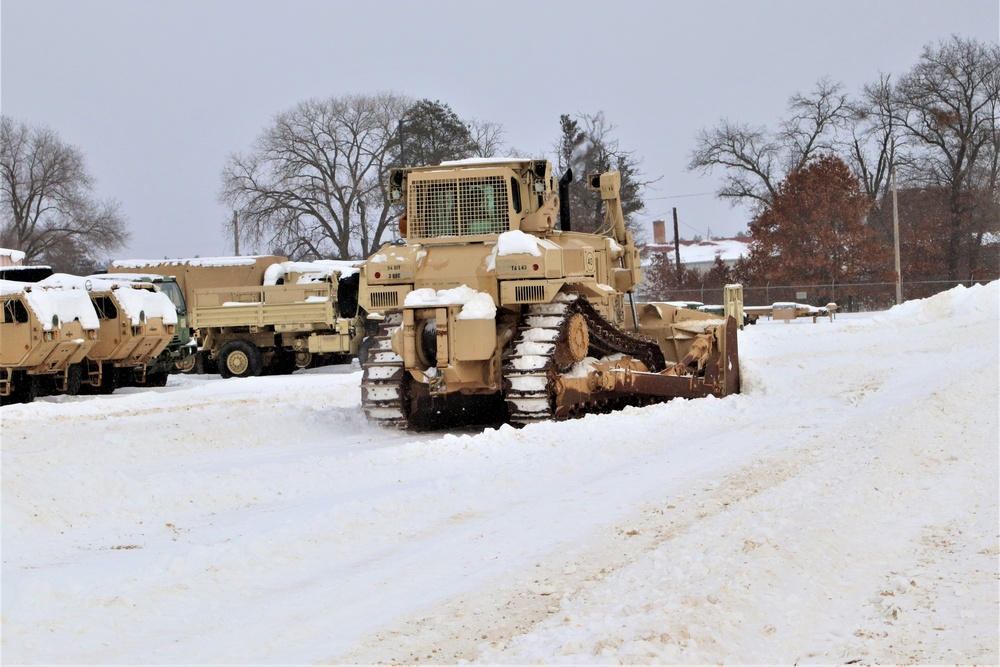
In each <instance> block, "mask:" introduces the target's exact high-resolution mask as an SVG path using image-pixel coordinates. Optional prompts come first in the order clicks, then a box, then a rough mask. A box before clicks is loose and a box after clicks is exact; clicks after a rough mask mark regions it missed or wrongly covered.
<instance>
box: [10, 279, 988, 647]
mask: <svg viewBox="0 0 1000 667" xmlns="http://www.w3.org/2000/svg"><path fill="white" fill-rule="evenodd" d="M436 296H437V295H436V293H435V298H436ZM931 301H932V300H925V302H924V303H921V304H917V305H916V306H914V305H912V304H905V306H908V307H911V308H916V309H917V311H920V312H923V313H924V315H925V316H926V318H927V321H926V323H924V324H922V325H921V326H912V324H913V315H912V314H911V315H907V316H906V317H901V318H899V317H898V316H899V315H900V313H899V312H895V313H886V314H884V315H878V316H875V317H872V316H871V315H868V314H858V315H852V316H842V317H838V318H837V319H836V320H835V321H834V322H830V323H824V324H812V323H811V322H808V321H805V320H797V321H794V322H791V323H789V324H784V323H780V322H779V323H772V322H770V321H767V322H760V323H758V324H757V325H756V326H754V327H748V328H747V329H745V330H744V331H742V332H740V355H741V362H742V363H743V364H744V371H745V375H744V376H745V377H746V375H748V374H752V375H753V384H752V385H751V386H747V385H744V392H743V393H742V394H740V395H736V396H729V397H727V398H725V399H711V398H706V399H698V400H677V401H672V402H670V403H667V404H663V405H655V406H648V407H646V408H641V409H638V408H629V409H626V410H623V411H621V412H617V413H614V414H607V415H591V416H588V417H585V418H583V419H579V420H574V421H568V422H560V423H554V422H546V423H540V424H533V425H529V426H526V427H524V428H520V429H514V428H511V427H501V428H499V429H485V430H482V429H466V430H462V431H458V432H454V433H450V434H441V433H402V432H398V431H395V430H392V429H379V428H374V427H370V426H368V425H366V424H365V422H364V418H363V416H362V414H361V411H360V410H359V409H358V408H359V401H360V394H361V390H360V388H359V383H360V378H361V372H360V370H357V369H354V370H352V369H351V368H346V369H344V368H339V367H326V368H324V369H317V371H319V372H315V373H314V372H312V371H305V372H301V371H300V372H297V373H295V374H294V375H291V376H269V377H255V378H247V379H245V380H242V381H239V382H237V381H232V380H221V379H219V377H218V376H191V375H174V376H171V378H170V380H169V383H168V385H167V386H166V387H164V388H162V389H157V390H119V391H116V392H115V393H114V394H113V395H110V396H78V397H65V396H63V397H47V398H44V399H41V400H38V401H36V402H34V403H32V404H27V405H7V406H3V408H0V411H2V413H0V414H2V417H3V450H2V455H3V465H2V467H0V472H2V475H3V480H2V482H3V484H2V487H0V488H2V493H3V514H2V517H3V535H4V542H3V548H4V563H3V587H2V589H0V594H2V597H3V613H4V621H3V654H4V655H3V657H4V661H5V663H7V662H9V663H11V664H19V663H33V664H420V663H433V664H460V663H465V662H469V661H473V662H477V663H483V664H503V663H512V664H534V663H549V664H552V663H557V664H588V665H592V664H651V663H659V664H788V665H791V664H794V663H796V662H798V663H800V664H994V665H995V664H998V662H1000V648H998V635H997V630H996V628H997V618H998V607H997V577H998V561H997V526H998V525H1000V518H998V499H1000V489H998V472H997V471H998V467H1000V466H998V447H997V443H998V442H1000V423H998V422H1000V415H998V412H997V404H998V391H1000V390H998V387H1000V378H998V371H1000V363H998V360H1000V350H998V347H1000V346H998V341H997V319H996V310H997V304H996V302H997V294H996V291H995V286H986V288H984V289H970V290H955V291H953V292H952V293H950V294H949V295H947V296H946V297H945V299H944V300H941V301H940V303H946V304H947V308H937V306H936V305H935V304H937V303H938V302H935V304H932V303H931ZM938 305H940V304H938ZM932 310H934V312H931V311H932ZM945 311H949V312H945ZM902 326H905V327H907V328H906V330H905V331H903V330H900V327H902ZM941 341H952V342H950V343H949V344H942V342H941ZM956 368H962V369H965V368H969V369H971V370H970V371H969V372H955V371H954V370H953V369H956ZM275 396H280V397H281V401H280V402H276V401H275V400H274V397H275ZM150 434H153V435H154V436H155V437H150Z"/></svg>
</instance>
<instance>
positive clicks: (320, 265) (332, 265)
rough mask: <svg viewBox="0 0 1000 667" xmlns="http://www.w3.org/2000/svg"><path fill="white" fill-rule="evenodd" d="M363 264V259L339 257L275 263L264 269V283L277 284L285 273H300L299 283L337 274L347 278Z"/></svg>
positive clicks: (324, 278)
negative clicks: (343, 258)
mask: <svg viewBox="0 0 1000 667" xmlns="http://www.w3.org/2000/svg"><path fill="white" fill-rule="evenodd" d="M363 264H364V262H363V261H360V262H359V261H355V260H337V259H320V260H315V261H312V262H280V263H275V264H272V265H271V266H269V267H267V270H266V271H264V284H265V285H277V284H278V281H279V280H284V278H285V275H286V274H289V273H297V274H299V277H298V281H297V282H298V283H299V284H305V283H315V282H323V281H325V280H327V279H328V278H330V277H331V276H334V275H335V274H337V275H339V276H340V277H342V278H347V277H349V276H353V275H354V274H356V273H358V272H359V271H360V270H361V269H360V266H361V265H363Z"/></svg>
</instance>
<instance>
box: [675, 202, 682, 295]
mask: <svg viewBox="0 0 1000 667" xmlns="http://www.w3.org/2000/svg"><path fill="white" fill-rule="evenodd" d="M674 259H675V260H676V262H677V282H678V284H679V283H680V280H681V240H680V235H679V234H678V233H677V207H676V206H675V207H674Z"/></svg>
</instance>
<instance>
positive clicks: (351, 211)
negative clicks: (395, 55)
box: [221, 93, 413, 259]
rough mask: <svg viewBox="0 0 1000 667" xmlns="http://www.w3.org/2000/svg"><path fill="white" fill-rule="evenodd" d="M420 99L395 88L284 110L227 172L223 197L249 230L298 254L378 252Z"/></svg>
mask: <svg viewBox="0 0 1000 667" xmlns="http://www.w3.org/2000/svg"><path fill="white" fill-rule="evenodd" d="M412 104H413V102H412V100H410V99H409V98H406V97H403V96H400V95H396V94H393V93H379V94H376V95H351V96H344V97H334V98H330V99H326V100H310V101H307V102H302V103H300V104H298V105H296V106H295V107H294V108H293V109H291V110H289V111H286V112H284V113H281V114H279V115H278V116H277V117H276V118H275V119H274V122H273V124H272V125H271V126H270V127H268V128H266V129H265V130H264V132H263V133H262V134H261V136H260V137H259V138H258V139H257V140H256V142H255V144H254V147H253V149H252V150H251V151H250V152H249V153H247V154H234V155H231V156H230V157H229V160H228V161H227V164H226V166H225V168H224V169H223V172H222V180H223V188H222V193H221V199H222V201H223V202H225V203H226V204H228V205H229V206H231V207H232V208H233V209H235V210H237V211H239V212H240V228H239V234H240V238H241V239H242V240H244V241H246V242H247V243H248V244H249V245H251V246H255V247H257V248H266V249H268V250H270V249H282V250H283V251H284V252H285V253H286V254H287V255H288V256H289V257H292V258H294V259H307V258H330V257H332V258H339V259H348V258H351V257H358V256H367V255H369V254H370V253H372V252H373V251H374V250H375V249H376V248H378V247H379V246H380V245H381V243H382V238H383V236H384V235H385V234H386V231H387V229H388V227H389V224H390V222H391V221H392V219H393V218H394V216H395V214H396V213H397V211H396V207H395V205H393V204H392V203H391V202H390V199H389V197H388V193H387V192H386V182H385V181H386V174H387V172H388V168H389V166H390V165H391V164H393V160H394V159H396V157H397V156H398V150H399V145H398V136H397V132H398V122H399V120H400V119H401V118H402V117H403V116H404V115H405V114H406V112H407V110H408V109H409V108H410V107H411V105H412ZM227 224H228V223H227Z"/></svg>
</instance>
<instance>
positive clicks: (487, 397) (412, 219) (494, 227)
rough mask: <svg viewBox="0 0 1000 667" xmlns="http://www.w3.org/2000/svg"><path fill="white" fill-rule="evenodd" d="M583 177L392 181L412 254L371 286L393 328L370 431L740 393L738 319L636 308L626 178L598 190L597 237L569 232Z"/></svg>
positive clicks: (383, 340) (369, 307)
mask: <svg viewBox="0 0 1000 667" xmlns="http://www.w3.org/2000/svg"><path fill="white" fill-rule="evenodd" d="M571 180H572V174H571V173H570V172H569V171H567V173H566V174H564V175H563V178H562V179H560V181H559V182H558V185H557V182H556V179H555V177H554V176H553V174H552V167H551V165H550V164H549V163H548V162H547V161H545V160H517V159H506V160H485V161H460V162H452V163H447V164H444V165H440V166H432V167H419V168H407V169H394V170H391V171H390V175H389V183H388V188H389V192H390V196H391V197H392V198H393V199H394V200H396V201H399V202H401V203H404V204H405V207H406V209H405V214H404V216H403V217H402V218H401V219H400V225H399V226H400V236H401V237H402V238H403V240H404V241H405V242H404V243H403V244H401V245H400V244H386V245H385V246H383V247H382V248H381V249H380V250H379V251H378V252H376V253H375V254H374V255H372V256H371V257H369V258H368V260H367V261H366V263H365V266H364V269H363V271H362V275H361V287H360V301H361V307H362V308H363V309H364V310H366V311H368V312H369V313H374V314H379V315H382V316H383V318H384V319H383V324H382V326H381V329H380V330H379V332H378V334H377V335H376V336H375V337H374V345H373V347H372V348H371V353H370V354H369V355H368V359H367V361H366V363H364V374H363V378H362V407H363V409H364V410H365V412H366V414H367V415H368V417H369V419H370V420H372V421H374V422H376V423H380V424H383V425H387V426H396V427H407V426H414V427H437V426H442V425H453V424H462V423H476V422H480V423H481V422H497V421H510V422H513V423H516V424H527V423H531V422H537V421H542V420H548V419H566V418H569V417H574V416H579V415H583V414H587V413H591V412H602V411H606V410H611V409H616V408H618V407H621V406H623V405H645V404H647V403H652V402H656V401H662V400H667V399H669V398H672V397H678V396H685V397H695V396H707V395H715V396H724V395H726V394H728V393H732V392H735V391H738V390H739V368H738V359H737V349H736V344H737V343H736V324H735V322H734V321H733V320H732V318H727V317H718V316H714V315H710V314H706V313H700V312H697V311H693V310H687V309H679V308H676V307H673V306H670V305H667V304H640V305H637V304H636V303H635V302H634V296H633V294H634V291H635V287H636V285H637V284H638V283H639V282H640V281H641V279H642V272H641V269H640V265H639V256H638V252H637V251H636V248H635V244H634V241H633V239H632V235H631V233H630V232H628V231H627V230H626V228H625V224H624V220H623V217H622V211H621V201H620V197H619V190H620V176H619V174H618V173H617V172H609V173H603V174H593V175H590V176H588V177H587V181H586V185H587V187H588V188H589V189H590V190H592V191H593V192H595V193H596V194H597V195H598V196H599V197H600V200H601V201H602V202H603V204H604V219H603V223H602V226H601V228H600V229H599V231H598V233H595V234H590V233H581V232H575V231H573V230H572V228H571V221H570V219H569V214H568V211H569V209H568V206H564V205H563V204H564V203H567V195H566V193H567V191H568V188H569V185H570V182H571Z"/></svg>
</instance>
